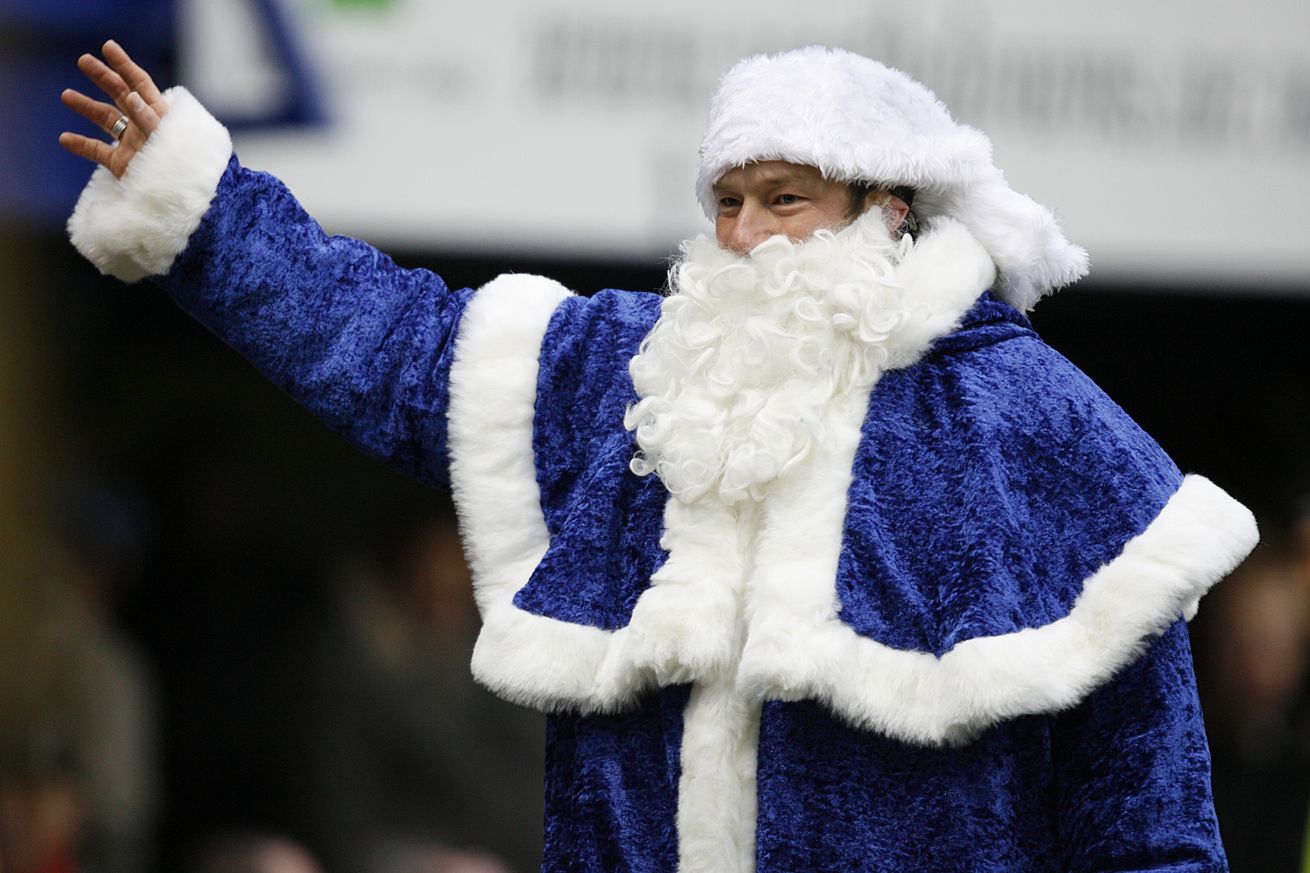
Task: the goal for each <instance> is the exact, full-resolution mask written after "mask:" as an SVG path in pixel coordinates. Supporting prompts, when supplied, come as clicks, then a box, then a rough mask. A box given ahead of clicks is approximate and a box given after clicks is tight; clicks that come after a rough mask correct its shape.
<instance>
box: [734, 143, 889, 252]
mask: <svg viewBox="0 0 1310 873" xmlns="http://www.w3.org/2000/svg"><path fill="white" fill-rule="evenodd" d="M879 194H882V196H884V197H885V196H886V195H885V193H883V192H874V193H871V194H870V195H869V197H868V198H867V199H866V202H865V203H864V204H863V208H864V209H867V208H868V207H869V206H870V205H871V204H872V203H874V202H877V198H878V196H879ZM714 196H715V198H717V200H718V206H719V211H718V214H717V216H716V218H715V221H714V233H715V235H716V236H717V237H718V240H719V245H721V246H723V247H724V248H725V249H728V250H729V251H731V252H735V253H736V254H739V255H744V254H746V253H747V252H749V251H750V250H751V249H753V248H755V247H756V246H757V245H759V244H760V243H762V242H764V241H765V240H766V239H768V238H769V237H771V236H775V235H776V234H780V233H781V234H786V236H787V237H788V238H789V239H791V240H792V241H793V242H801V241H803V240H805V239H808V238H809V237H810V236H811V235H812V234H813V233H814V232H815V231H816V230H823V229H825V228H827V229H834V230H835V229H837V228H840V227H843V226H844V225H846V224H849V223H850V221H851V219H852V217H853V215H852V213H851V194H850V187H849V186H847V185H846V184H845V183H843V182H834V181H832V180H830V179H825V178H824V177H823V174H822V173H820V172H819V170H818V169H817V168H816V167H809V166H805V165H803V164H792V163H788V162H786V161H760V162H759V163H756V164H747V165H746V166H744V167H737V168H736V169H732V170H729V171H728V172H726V173H724V174H723V176H722V177H721V178H720V179H719V181H718V182H716V183H715V184H714ZM859 211H861V212H862V211H863V209H861V210H859Z"/></svg>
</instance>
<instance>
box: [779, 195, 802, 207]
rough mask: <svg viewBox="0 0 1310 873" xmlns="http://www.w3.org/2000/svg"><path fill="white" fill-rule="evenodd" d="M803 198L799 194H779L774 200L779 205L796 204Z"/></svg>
mask: <svg viewBox="0 0 1310 873" xmlns="http://www.w3.org/2000/svg"><path fill="white" fill-rule="evenodd" d="M802 199H803V198H802V197H801V195H799V194H779V195H778V196H777V197H775V198H774V202H775V203H777V204H778V205H779V206H794V205H795V204H797V203H800V202H801V200H802Z"/></svg>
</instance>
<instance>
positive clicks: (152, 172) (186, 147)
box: [68, 87, 232, 282]
mask: <svg viewBox="0 0 1310 873" xmlns="http://www.w3.org/2000/svg"><path fill="white" fill-rule="evenodd" d="M164 98H165V99H166V100H167V101H168V104H169V109H168V113H167V114H166V115H165V116H164V118H163V120H162V121H161V122H160V124H159V129H158V130H156V131H155V132H154V133H153V134H151V136H150V139H149V140H147V142H146V144H145V146H144V147H142V149H141V151H140V152H139V153H138V154H137V155H136V157H134V158H133V159H132V163H131V165H130V166H129V167H128V169H127V172H125V173H124V174H123V177H122V178H121V179H116V178H114V175H113V173H111V172H109V170H107V169H105V168H104V167H97V168H96V171H95V173H93V174H92V176H91V181H89V182H88V183H87V185H86V188H84V189H83V190H82V196H81V197H79V198H78V201H77V206H76V207H75V208H74V209H73V215H72V217H71V218H69V220H68V235H69V238H70V239H72V241H73V245H74V246H75V247H76V248H77V250H78V251H79V252H81V253H82V255H83V256H84V257H85V258H87V260H89V261H91V263H93V264H95V265H96V269H98V270H99V271H100V272H101V273H104V274H106V275H109V276H113V277H115V278H117V279H121V280H123V281H124V282H136V281H138V280H140V279H143V278H145V277H146V276H158V275H162V274H164V273H167V272H168V271H169V269H170V268H171V267H172V265H173V260H174V259H175V258H176V257H177V256H178V255H180V254H181V253H182V250H183V249H185V248H186V244H187V240H189V239H190V238H191V234H192V233H193V232H194V231H195V229H196V228H197V227H199V225H200V219H201V218H203V217H204V215H205V212H206V211H207V210H208V209H209V203H210V201H211V200H213V198H214V192H215V191H216V190H217V188H218V182H219V179H221V178H222V176H223V172H224V170H226V169H227V164H228V161H229V159H230V158H231V157H232V138H231V137H230V136H229V135H228V132H227V129H226V128H225V127H223V125H222V124H220V123H219V122H218V121H217V120H216V119H215V118H214V117H213V116H212V115H210V114H209V113H208V112H207V111H205V108H204V107H203V106H201V105H200V103H199V101H197V100H196V98H194V97H192V96H191V94H190V93H189V92H188V91H187V90H186V89H185V88H181V87H176V88H170V89H169V90H168V91H167V92H165V94H164Z"/></svg>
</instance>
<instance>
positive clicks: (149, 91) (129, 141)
mask: <svg viewBox="0 0 1310 873" xmlns="http://www.w3.org/2000/svg"><path fill="white" fill-rule="evenodd" d="M101 53H102V54H103V55H104V60H103V61H102V60H101V59H100V58H97V57H96V56H95V55H91V54H85V55H82V56H81V57H80V58H78V59H77V67H78V69H80V70H81V71H82V72H83V73H84V74H85V75H86V77H87V78H88V79H90V80H91V82H92V83H93V84H95V85H96V86H97V87H98V88H99V89H100V90H101V91H103V92H104V93H105V94H106V95H107V96H108V97H109V99H110V100H112V101H113V102H112V103H105V102H103V101H101V100H95V99H92V98H91V97H88V96H86V95H85V94H83V93H82V92H80V91H76V90H74V89H72V88H67V89H65V90H64V92H63V93H62V94H61V95H60V99H61V100H62V101H63V103H64V105H65V106H67V107H68V108H70V109H72V110H73V111H74V112H76V113H77V114H78V115H81V116H82V117H83V118H86V119H87V120H88V121H90V122H91V123H92V124H94V125H96V126H97V127H99V128H100V129H101V130H103V131H105V133H107V134H108V133H111V132H112V130H113V128H114V124H115V123H116V122H117V121H118V120H119V119H120V118H123V117H126V118H127V120H128V122H129V124H128V125H127V127H126V129H124V130H123V131H122V134H121V135H120V136H119V138H118V143H117V145H112V144H110V143H107V142H105V141H104V140H100V139H95V138H93V137H88V136H83V135H81V134H79V133H69V132H64V133H62V134H60V135H59V144H60V145H62V146H63V147H64V148H66V149H68V150H69V151H70V152H72V153H73V154H75V155H79V156H81V157H84V158H86V159H87V160H90V161H95V162H96V163H97V164H100V165H102V166H104V167H106V168H108V169H109V171H110V172H112V173H113V174H114V175H115V176H118V177H122V175H123V173H124V172H126V170H127V167H128V164H129V163H131V161H132V158H133V157H134V156H135V155H136V153H137V152H138V151H140V150H141V146H143V145H145V142H146V139H147V138H148V137H149V136H150V134H152V133H154V131H155V128H157V127H158V126H159V119H160V118H162V117H163V116H164V114H165V113H167V112H168V104H167V103H166V102H165V101H164V97H163V95H162V94H160V93H159V88H158V87H156V86H155V83H154V81H153V80H152V79H151V78H150V75H149V74H148V73H147V72H146V71H145V70H143V69H141V67H139V66H137V65H136V63H134V62H133V61H132V59H131V58H130V57H128V54H127V52H125V51H123V48H122V46H120V45H119V44H118V43H116V42H114V41H113V40H109V41H108V42H106V43H105V44H104V47H103V48H102V50H101Z"/></svg>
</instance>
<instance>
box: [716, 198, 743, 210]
mask: <svg viewBox="0 0 1310 873" xmlns="http://www.w3.org/2000/svg"><path fill="white" fill-rule="evenodd" d="M740 205H741V201H740V200H738V199H737V198H736V197H720V198H719V211H720V212H722V211H723V210H725V209H736V208H737V207H738V206H740Z"/></svg>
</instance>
